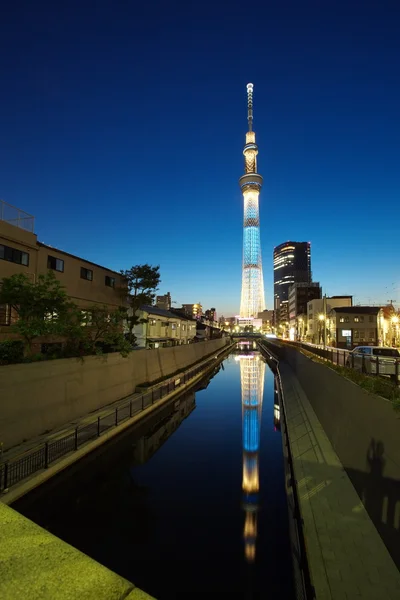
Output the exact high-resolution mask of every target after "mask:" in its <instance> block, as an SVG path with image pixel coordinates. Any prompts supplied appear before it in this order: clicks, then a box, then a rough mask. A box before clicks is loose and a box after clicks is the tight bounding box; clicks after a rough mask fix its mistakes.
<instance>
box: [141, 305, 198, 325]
mask: <svg viewBox="0 0 400 600" xmlns="http://www.w3.org/2000/svg"><path fill="white" fill-rule="evenodd" d="M140 310H143V311H144V312H147V313H149V314H150V315H158V316H160V317H167V318H169V319H174V318H175V319H176V318H179V319H182V320H184V321H194V320H195V319H191V318H190V317H188V316H187V315H185V314H183V313H180V312H175V311H173V310H165V309H164V308H158V306H150V305H149V304H143V305H142V306H141V307H140Z"/></svg>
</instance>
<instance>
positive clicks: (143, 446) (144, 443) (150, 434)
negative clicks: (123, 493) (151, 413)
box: [134, 390, 196, 464]
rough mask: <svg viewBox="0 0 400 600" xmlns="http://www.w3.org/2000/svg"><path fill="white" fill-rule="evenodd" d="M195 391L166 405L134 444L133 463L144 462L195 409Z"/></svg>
mask: <svg viewBox="0 0 400 600" xmlns="http://www.w3.org/2000/svg"><path fill="white" fill-rule="evenodd" d="M195 407H196V401H195V391H194V390H193V391H191V392H188V393H187V394H185V395H184V396H181V397H180V398H178V399H177V400H176V401H175V402H174V403H173V404H172V403H171V404H169V405H168V408H167V410H168V412H167V413H166V414H163V416H162V418H161V419H160V420H159V421H157V422H156V423H155V424H154V425H153V426H152V427H151V428H150V429H147V430H146V433H145V434H144V435H143V436H142V437H140V438H139V439H138V440H137V441H136V444H135V451H134V464H144V463H145V462H147V461H148V460H149V459H150V458H151V457H152V456H153V454H155V453H156V452H157V450H159V448H161V446H162V445H163V444H164V442H166V441H167V439H168V438H169V437H170V436H171V435H172V434H173V433H174V431H176V430H177V429H178V427H179V426H180V424H181V423H182V421H184V419H186V417H188V416H189V415H190V413H191V412H192V411H193V410H194V409H195Z"/></svg>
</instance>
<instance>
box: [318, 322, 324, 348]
mask: <svg viewBox="0 0 400 600" xmlns="http://www.w3.org/2000/svg"><path fill="white" fill-rule="evenodd" d="M318 322H319V343H321V342H322V341H323V342H324V348H325V336H324V335H321V333H322V334H323V333H324V332H323V330H322V327H324V329H325V315H322V314H321V315H318ZM325 332H326V330H325ZM321 338H322V339H321Z"/></svg>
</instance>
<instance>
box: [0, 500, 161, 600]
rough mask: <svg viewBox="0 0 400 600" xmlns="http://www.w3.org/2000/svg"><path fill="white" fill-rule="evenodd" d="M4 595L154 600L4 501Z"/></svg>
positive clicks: (0, 561)
mask: <svg viewBox="0 0 400 600" xmlns="http://www.w3.org/2000/svg"><path fill="white" fill-rule="evenodd" d="M0 597H1V598H2V600H16V599H19V598H29V600H124V599H125V598H129V600H151V596H149V595H148V594H146V593H145V592H143V591H142V590H139V589H138V588H135V586H134V585H133V584H132V583H130V582H129V581H127V580H126V579H124V578H123V577H120V576H119V575H116V574H115V573H113V572H112V571H110V570H109V569H107V568H106V567H103V566H102V565H100V564H99V563H97V562H96V561H94V560H93V559H91V558H89V557H88V556H86V555H85V554H83V553H82V552H80V551H79V550H76V548H73V547H72V546H70V545H69V544H67V543H66V542H63V541H62V540H60V539H59V538H57V537H56V536H54V535H53V534H51V533H49V532H48V531H46V530H45V529H42V528H41V527H39V525H36V524H35V523H33V522H32V521H30V520H29V519H27V518H25V517H23V516H22V515H20V514H19V513H18V512H16V511H15V510H13V509H12V508H10V507H8V506H6V505H5V504H2V503H1V502H0Z"/></svg>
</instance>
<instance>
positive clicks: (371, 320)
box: [368, 315, 374, 323]
mask: <svg viewBox="0 0 400 600" xmlns="http://www.w3.org/2000/svg"><path fill="white" fill-rule="evenodd" d="M368 319H369V322H370V323H373V322H374V317H373V315H369V317H368Z"/></svg>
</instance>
